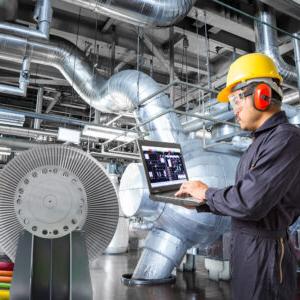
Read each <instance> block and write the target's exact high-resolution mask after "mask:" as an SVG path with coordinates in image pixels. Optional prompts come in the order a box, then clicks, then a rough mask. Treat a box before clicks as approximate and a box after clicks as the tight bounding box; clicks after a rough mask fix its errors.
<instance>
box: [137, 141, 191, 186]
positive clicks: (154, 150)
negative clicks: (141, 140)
mask: <svg viewBox="0 0 300 300" xmlns="http://www.w3.org/2000/svg"><path fill="white" fill-rule="evenodd" d="M140 147H141V149H140V150H141V154H142V155H143V161H144V166H145V169H146V170H145V171H146V173H147V177H148V179H149V183H150V185H151V188H152V189H153V188H154V189H156V188H160V187H167V186H171V185H176V184H181V183H183V182H184V181H186V180H187V179H188V177H187V174H186V170H185V165H184V161H183V156H182V153H181V149H180V146H179V145H178V146H177V147H174V146H173V147H171V146H163V145H162V146H154V145H140Z"/></svg>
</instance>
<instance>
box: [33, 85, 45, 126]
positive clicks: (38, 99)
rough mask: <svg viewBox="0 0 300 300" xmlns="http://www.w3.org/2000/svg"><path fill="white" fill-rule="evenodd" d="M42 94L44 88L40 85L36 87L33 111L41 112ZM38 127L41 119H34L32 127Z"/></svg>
mask: <svg viewBox="0 0 300 300" xmlns="http://www.w3.org/2000/svg"><path fill="white" fill-rule="evenodd" d="M43 94H44V89H43V88H42V87H40V88H39V89H38V93H37V97H36V107H35V112H36V113H37V114H41V113H42V107H43ZM40 127H41V120H40V119H34V123H33V128H34V129H40Z"/></svg>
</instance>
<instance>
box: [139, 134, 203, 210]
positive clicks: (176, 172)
mask: <svg viewBox="0 0 300 300" xmlns="http://www.w3.org/2000/svg"><path fill="white" fill-rule="evenodd" d="M138 145H139V150H140V153H141V158H142V161H143V165H144V170H145V174H146V178H147V182H148V187H149V191H150V199H152V200H154V201H160V202H167V203H173V204H177V205H182V206H200V205H202V204H201V203H199V201H198V200H197V199H195V198H193V197H190V196H187V197H175V196H174V194H175V193H176V192H177V191H178V190H179V188H180V186H181V184H182V183H183V182H185V181H187V180H188V175H187V171H186V167H185V163H184V159H183V155H182V150H181V147H180V145H179V144H173V143H164V142H155V141H145V140H138Z"/></svg>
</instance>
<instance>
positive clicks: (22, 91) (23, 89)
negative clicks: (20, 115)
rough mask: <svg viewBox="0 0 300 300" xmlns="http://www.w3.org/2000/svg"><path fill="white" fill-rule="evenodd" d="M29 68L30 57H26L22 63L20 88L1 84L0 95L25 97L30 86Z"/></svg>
mask: <svg viewBox="0 0 300 300" xmlns="http://www.w3.org/2000/svg"><path fill="white" fill-rule="evenodd" d="M29 66H30V60H29V58H28V57H25V58H24V59H23V62H22V70H21V72H20V78H19V86H18V87H17V86H11V85H6V84H0V93H4V94H11V95H16V96H21V97H25V96H26V94H27V86H28V84H29Z"/></svg>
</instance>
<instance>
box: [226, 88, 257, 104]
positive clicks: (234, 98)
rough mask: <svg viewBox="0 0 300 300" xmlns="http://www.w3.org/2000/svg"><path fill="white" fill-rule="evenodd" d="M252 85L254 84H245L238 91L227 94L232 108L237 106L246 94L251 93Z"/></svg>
mask: <svg viewBox="0 0 300 300" xmlns="http://www.w3.org/2000/svg"><path fill="white" fill-rule="evenodd" d="M254 87H255V85H252V84H250V85H248V86H246V87H245V88H244V90H243V91H241V92H240V93H236V94H234V93H232V94H229V96H228V99H229V102H230V105H231V107H232V109H233V110H235V109H236V108H237V107H239V106H240V105H241V104H242V103H243V102H244V101H245V100H246V98H247V97H248V96H250V95H252V93H253V88H254Z"/></svg>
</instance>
